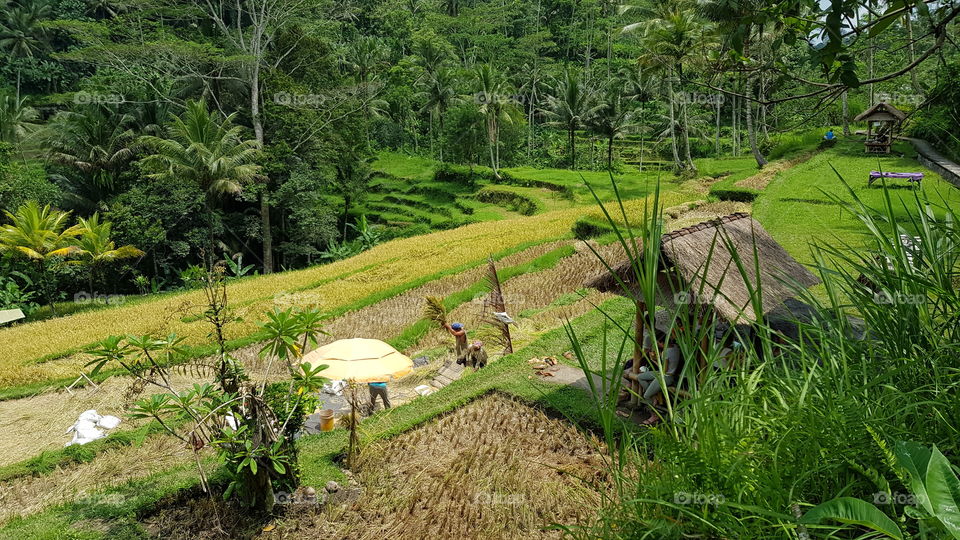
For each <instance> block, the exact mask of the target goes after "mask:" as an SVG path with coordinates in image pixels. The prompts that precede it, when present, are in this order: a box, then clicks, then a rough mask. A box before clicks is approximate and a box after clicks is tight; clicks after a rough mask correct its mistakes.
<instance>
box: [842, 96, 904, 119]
mask: <svg viewBox="0 0 960 540" xmlns="http://www.w3.org/2000/svg"><path fill="white" fill-rule="evenodd" d="M906 119H907V114H906V113H905V112H903V111H901V110H900V109H898V108H896V107H894V106H893V105H891V104H889V103H885V102H883V101H881V102H879V103H877V104H876V105H874V106H873V107H870V108H869V109H867V110H865V111H863V112H862V113H860V114H858V115H857V117H856V118H854V119H853V121H854V122H861V121H863V120H868V121H870V120H877V121H897V122H903V121H904V120H906Z"/></svg>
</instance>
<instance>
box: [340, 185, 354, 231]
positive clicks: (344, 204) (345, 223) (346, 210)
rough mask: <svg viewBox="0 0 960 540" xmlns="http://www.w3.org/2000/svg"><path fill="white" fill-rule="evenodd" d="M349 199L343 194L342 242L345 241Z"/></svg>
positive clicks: (348, 219) (348, 217)
mask: <svg viewBox="0 0 960 540" xmlns="http://www.w3.org/2000/svg"><path fill="white" fill-rule="evenodd" d="M352 202H353V201H351V200H350V196H349V195H344V196H343V239H342V241H343V242H346V241H347V223H348V222H349V221H350V203H352Z"/></svg>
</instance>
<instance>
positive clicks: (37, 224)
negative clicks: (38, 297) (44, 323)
mask: <svg viewBox="0 0 960 540" xmlns="http://www.w3.org/2000/svg"><path fill="white" fill-rule="evenodd" d="M4 214H6V216H7V219H8V220H9V221H10V222H9V223H7V224H6V225H3V226H2V227H0V253H9V254H12V255H13V256H18V257H22V258H26V259H27V260H29V261H30V262H32V263H33V264H35V265H36V269H37V271H38V273H39V274H40V277H41V280H42V282H43V283H44V286H43V289H44V296H46V298H47V302H48V303H49V304H50V309H51V311H53V312H54V313H56V309H55V307H54V305H53V300H54V295H53V292H54V291H53V283H52V279H50V277H51V276H50V275H49V272H48V270H49V266H48V265H49V263H50V262H51V260H53V259H55V258H57V257H69V256H70V255H73V254H74V253H76V252H77V248H76V246H75V245H74V244H73V239H74V238H75V237H76V236H77V235H79V234H80V233H81V229H80V227H78V226H76V225H74V226H72V227H69V228H68V227H67V222H68V220H69V218H70V213H69V212H60V211H59V210H54V209H52V208H50V206H49V205H47V206H44V207H43V208H40V205H38V204H37V203H36V201H28V202H27V203H26V204H24V205H23V206H21V207H20V208H18V209H17V211H16V213H15V214H11V213H10V212H4Z"/></svg>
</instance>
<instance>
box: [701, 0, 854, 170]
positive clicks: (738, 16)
mask: <svg viewBox="0 0 960 540" xmlns="http://www.w3.org/2000/svg"><path fill="white" fill-rule="evenodd" d="M766 6H767V3H766V2H762V1H760V0H746V1H742V0H738V1H733V0H704V1H703V2H702V3H701V6H700V10H701V12H702V13H703V14H704V16H705V17H706V18H707V19H709V20H711V21H713V22H715V23H717V25H718V26H719V27H720V31H721V32H722V33H723V34H724V35H737V36H739V38H740V39H741V40H742V51H743V55H742V56H743V57H744V58H747V59H748V61H749V58H750V49H751V45H752V43H753V42H754V40H756V39H757V37H755V36H754V35H753V30H754V26H755V25H754V23H752V22H751V21H753V20H754V15H755V14H756V13H758V12H759V11H761V10H762V9H764V8H765V7H766ZM760 30H761V32H760V34H761V36H759V37H762V34H763V27H762V26H761V27H760ZM871 50H872V49H871ZM743 93H744V95H745V96H746V99H747V100H752V99H753V78H752V77H751V73H750V72H749V71H748V72H746V73H745V74H744V91H743ZM844 95H846V93H844ZM744 105H745V110H744V113H745V114H744V120H745V121H746V124H747V138H748V139H749V141H750V151H751V152H752V153H753V158H754V159H755V160H756V162H757V166H758V167H763V166H764V165H766V164H767V158H765V157H764V156H763V154H762V153H761V152H760V147H759V145H758V144H757V130H756V127H755V125H754V124H755V122H754V118H753V110H752V109H753V107H752V104H751V103H749V102H747V103H745V104H744Z"/></svg>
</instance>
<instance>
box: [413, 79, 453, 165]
mask: <svg viewBox="0 0 960 540" xmlns="http://www.w3.org/2000/svg"><path fill="white" fill-rule="evenodd" d="M455 85H456V78H455V77H454V75H453V72H452V71H450V70H449V69H446V68H439V69H437V70H436V71H434V72H433V74H430V75H428V76H427V80H426V81H425V82H424V87H423V91H421V92H420V93H419V95H418V98H419V99H420V100H421V101H423V109H421V110H422V111H426V112H428V113H429V115H430V144H433V140H434V136H433V123H434V120H436V121H437V124H438V125H439V127H440V133H443V117H444V115H445V114H446V112H447V109H449V108H450V106H451V105H452V104H453V103H454V101H455V100H456V98H457V92H456V89H455ZM440 161H443V145H442V144H441V145H440Z"/></svg>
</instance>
